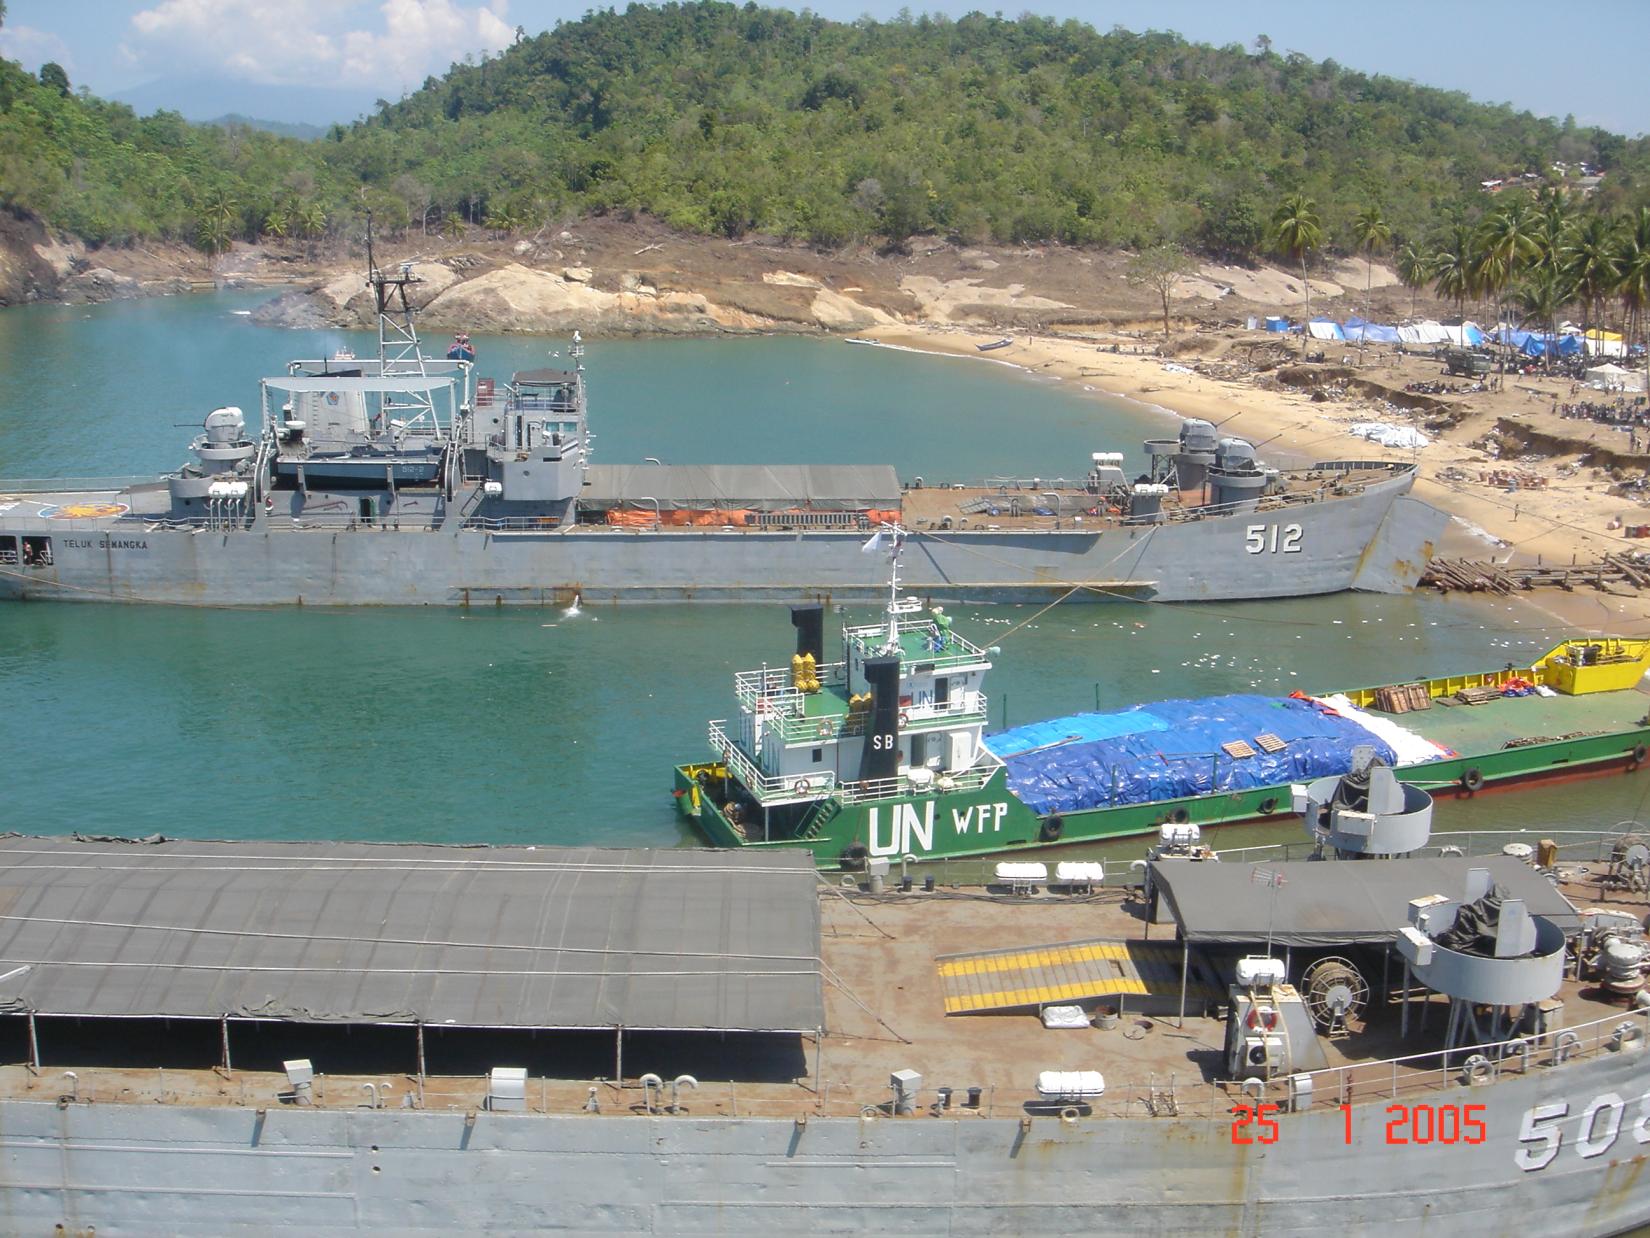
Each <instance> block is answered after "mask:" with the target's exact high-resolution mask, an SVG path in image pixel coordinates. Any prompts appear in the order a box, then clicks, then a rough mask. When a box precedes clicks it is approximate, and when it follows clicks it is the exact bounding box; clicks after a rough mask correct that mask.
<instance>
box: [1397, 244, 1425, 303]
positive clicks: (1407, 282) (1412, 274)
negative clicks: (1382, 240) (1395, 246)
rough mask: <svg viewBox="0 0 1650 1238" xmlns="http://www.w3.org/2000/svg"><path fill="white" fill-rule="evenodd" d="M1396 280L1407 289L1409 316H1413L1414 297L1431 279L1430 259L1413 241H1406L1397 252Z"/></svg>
mask: <svg viewBox="0 0 1650 1238" xmlns="http://www.w3.org/2000/svg"><path fill="white" fill-rule="evenodd" d="M1397 262H1398V281H1399V282H1400V283H1402V284H1403V286H1404V287H1405V288H1408V289H1409V316H1410V317H1411V318H1414V317H1415V298H1416V295H1417V294H1418V293H1419V292H1420V291H1421V289H1423V288H1425V287H1426V286H1427V283H1428V281H1429V280H1431V279H1432V260H1431V259H1430V258H1428V257H1427V255H1426V254H1425V253H1423V252H1422V251H1421V250H1419V249H1417V248H1416V246H1415V242H1414V241H1406V242H1404V244H1403V246H1402V247H1401V248H1400V249H1399V250H1398V253H1397Z"/></svg>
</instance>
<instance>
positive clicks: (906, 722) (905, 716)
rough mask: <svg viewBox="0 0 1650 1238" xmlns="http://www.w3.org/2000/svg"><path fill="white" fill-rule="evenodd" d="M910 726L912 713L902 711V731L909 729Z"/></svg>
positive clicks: (900, 720) (900, 713)
mask: <svg viewBox="0 0 1650 1238" xmlns="http://www.w3.org/2000/svg"><path fill="white" fill-rule="evenodd" d="M910 725H911V714H910V712H909V711H908V710H904V709H902V710H900V711H899V726H900V730H902V731H903V730H904V729H905V728H906V727H908V726H910Z"/></svg>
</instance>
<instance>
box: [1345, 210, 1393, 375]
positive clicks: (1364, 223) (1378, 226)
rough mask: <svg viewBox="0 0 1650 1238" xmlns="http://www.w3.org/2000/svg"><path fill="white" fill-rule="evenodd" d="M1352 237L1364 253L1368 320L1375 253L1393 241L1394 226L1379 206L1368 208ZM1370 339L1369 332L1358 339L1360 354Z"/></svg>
mask: <svg viewBox="0 0 1650 1238" xmlns="http://www.w3.org/2000/svg"><path fill="white" fill-rule="evenodd" d="M1352 237H1353V239H1354V240H1355V241H1357V242H1358V248H1359V249H1361V250H1363V251H1364V318H1365V319H1366V320H1367V319H1368V318H1369V312H1370V306H1369V300H1370V291H1371V285H1373V283H1374V282H1375V251H1376V250H1377V249H1385V248H1386V247H1387V245H1388V244H1389V243H1390V242H1391V240H1392V225H1391V224H1389V223H1387V221H1386V216H1385V215H1383V214H1381V208H1380V206H1379V205H1370V206H1366V207H1364V209H1363V210H1361V211H1359V212H1358V217H1357V218H1356V219H1354V220H1353V221H1352ZM1368 339H1369V332H1368V331H1367V330H1365V331H1364V332H1363V333H1362V334H1361V335H1360V336H1359V338H1358V351H1359V352H1362V351H1363V350H1364V346H1365V344H1366V343H1367V342H1368Z"/></svg>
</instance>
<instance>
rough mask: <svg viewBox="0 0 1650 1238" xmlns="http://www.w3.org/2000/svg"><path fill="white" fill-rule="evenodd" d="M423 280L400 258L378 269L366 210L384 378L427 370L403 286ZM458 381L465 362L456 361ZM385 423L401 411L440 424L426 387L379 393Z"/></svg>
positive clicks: (411, 419)
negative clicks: (386, 268) (388, 270)
mask: <svg viewBox="0 0 1650 1238" xmlns="http://www.w3.org/2000/svg"><path fill="white" fill-rule="evenodd" d="M423 282H424V280H423V279H422V278H421V277H420V276H417V275H414V274H413V264H412V263H411V262H410V261H409V262H402V263H400V264H399V266H398V267H397V268H396V271H395V273H394V274H386V273H385V272H383V271H381V270H379V269H378V264H377V263H376V262H375V261H373V256H372V211H371V210H368V211H367V286H368V287H370V288H371V289H372V300H373V314H374V317H375V318H376V319H377V327H378V373H379V374H380V376H382V377H385V378H388V377H392V376H395V375H403V376H406V375H416V376H418V377H421V378H422V377H425V376H427V374H428V373H429V371H428V370H427V369H426V368H425V365H424V353H423V351H422V350H421V349H420V348H419V346H418V327H417V325H416V323H415V321H414V319H415V318H416V316H417V312H418V311H417V310H415V309H414V308H413V304H412V300H411V298H409V297H408V296H407V289H408V288H409V287H411V286H412V285H414V284H422V283H423ZM459 364H460V367H461V370H460V373H461V379H460V382H461V385H462V384H464V382H465V380H464V379H463V377H462V374H463V368H464V367H465V364H466V363H463V362H460V363H459ZM383 411H384V421H385V424H386V426H387V425H388V423H389V422H390V421H391V419H393V418H396V417H397V415H398V414H405V415H406V416H405V420H406V422H407V423H408V424H411V423H413V422H417V421H422V420H425V419H428V424H429V425H431V426H432V427H434V429H435V432H436V434H437V435H442V434H443V431H444V428H443V426H442V425H441V418H440V417H439V416H438V415H437V413H436V408H435V398H434V396H433V395H432V394H431V393H430V392H429V391H408V392H400V393H397V394H394V395H392V394H391V393H390V392H385V393H384V396H383Z"/></svg>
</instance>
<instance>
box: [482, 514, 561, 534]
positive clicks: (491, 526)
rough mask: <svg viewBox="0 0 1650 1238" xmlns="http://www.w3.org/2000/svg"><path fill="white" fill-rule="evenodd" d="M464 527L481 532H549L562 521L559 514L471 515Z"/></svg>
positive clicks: (555, 528) (556, 527) (559, 526)
mask: <svg viewBox="0 0 1650 1238" xmlns="http://www.w3.org/2000/svg"><path fill="white" fill-rule="evenodd" d="M464 527H465V528H466V529H474V530H478V531H480V532H483V533H550V532H554V531H555V530H557V529H559V528H561V527H562V522H561V517H560V516H471V517H469V518H468V519H466V520H465V521H464Z"/></svg>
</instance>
